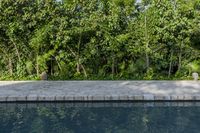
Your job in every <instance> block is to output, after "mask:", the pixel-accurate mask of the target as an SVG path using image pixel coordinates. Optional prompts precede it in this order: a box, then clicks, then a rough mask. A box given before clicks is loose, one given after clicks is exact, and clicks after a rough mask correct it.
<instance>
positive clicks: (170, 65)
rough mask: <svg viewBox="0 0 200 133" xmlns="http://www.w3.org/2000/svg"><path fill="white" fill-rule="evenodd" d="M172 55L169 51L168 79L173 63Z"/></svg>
mask: <svg viewBox="0 0 200 133" xmlns="http://www.w3.org/2000/svg"><path fill="white" fill-rule="evenodd" d="M173 54H174V51H173V50H172V51H171V55H170V63H169V71H168V78H169V77H170V76H171V71H172V63H173Z"/></svg>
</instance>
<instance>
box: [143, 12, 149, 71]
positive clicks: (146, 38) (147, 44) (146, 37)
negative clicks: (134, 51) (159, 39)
mask: <svg viewBox="0 0 200 133" xmlns="http://www.w3.org/2000/svg"><path fill="white" fill-rule="evenodd" d="M144 21H145V42H146V51H145V55H146V68H147V70H148V69H149V54H148V49H149V40H148V33H147V17H146V15H145V20H144Z"/></svg>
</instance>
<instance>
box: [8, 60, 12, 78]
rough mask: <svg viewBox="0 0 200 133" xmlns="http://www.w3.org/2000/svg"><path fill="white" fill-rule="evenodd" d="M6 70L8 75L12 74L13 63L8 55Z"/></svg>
mask: <svg viewBox="0 0 200 133" xmlns="http://www.w3.org/2000/svg"><path fill="white" fill-rule="evenodd" d="M8 70H9V73H10V76H12V75H13V65H12V59H11V58H10V57H9V58H8Z"/></svg>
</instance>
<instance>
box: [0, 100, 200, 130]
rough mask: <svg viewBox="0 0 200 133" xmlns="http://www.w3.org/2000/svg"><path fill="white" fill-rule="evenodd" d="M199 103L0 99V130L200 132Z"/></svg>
mask: <svg viewBox="0 0 200 133" xmlns="http://www.w3.org/2000/svg"><path fill="white" fill-rule="evenodd" d="M198 105H200V104H199V103H197V104H190V103H187V104H183V103H159V104H156V103H37V104H36V103H29V104H25V103H21V104H14V103H7V104H6V103H4V104H3V103H0V133H11V132H12V133H199V132H200V126H199V124H200V106H198Z"/></svg>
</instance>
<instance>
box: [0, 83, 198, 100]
mask: <svg viewBox="0 0 200 133" xmlns="http://www.w3.org/2000/svg"><path fill="white" fill-rule="evenodd" d="M117 100H120V101H127V100H128V101H177V100H180V101H182V100H185V101H190V100H200V82H199V81H0V101H1V102H16V101H117Z"/></svg>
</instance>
